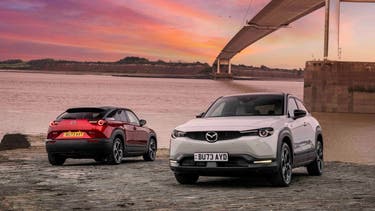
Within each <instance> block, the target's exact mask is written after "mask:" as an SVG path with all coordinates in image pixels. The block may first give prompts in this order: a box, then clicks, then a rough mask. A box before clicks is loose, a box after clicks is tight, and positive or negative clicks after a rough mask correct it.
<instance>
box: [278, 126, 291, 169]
mask: <svg viewBox="0 0 375 211" xmlns="http://www.w3.org/2000/svg"><path fill="white" fill-rule="evenodd" d="M285 138H288V139H289V140H290V145H289V146H290V150H291V151H292V153H291V155H292V165H293V164H294V146H293V136H292V132H291V131H290V129H289V128H283V129H281V130H280V132H279V137H278V140H277V153H276V160H277V161H278V162H279V160H280V151H281V150H280V149H281V145H282V143H283V140H284V139H285Z"/></svg>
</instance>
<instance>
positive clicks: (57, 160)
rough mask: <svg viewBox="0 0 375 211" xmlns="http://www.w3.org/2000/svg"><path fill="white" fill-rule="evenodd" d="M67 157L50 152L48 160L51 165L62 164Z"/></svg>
mask: <svg viewBox="0 0 375 211" xmlns="http://www.w3.org/2000/svg"><path fill="white" fill-rule="evenodd" d="M65 160H66V158H65V157H63V156H59V155H54V154H51V153H48V161H49V163H50V164H51V165H54V166H61V165H63V164H64V163H65Z"/></svg>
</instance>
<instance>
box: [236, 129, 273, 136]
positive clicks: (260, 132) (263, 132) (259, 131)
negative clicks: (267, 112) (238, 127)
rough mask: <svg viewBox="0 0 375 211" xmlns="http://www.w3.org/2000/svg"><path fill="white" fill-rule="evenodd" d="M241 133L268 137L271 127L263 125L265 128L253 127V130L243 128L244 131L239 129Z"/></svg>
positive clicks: (271, 130)
mask: <svg viewBox="0 0 375 211" xmlns="http://www.w3.org/2000/svg"><path fill="white" fill-rule="evenodd" d="M241 133H242V134H244V135H249V136H259V137H268V136H271V135H272V134H273V128H271V127H265V128H259V129H255V130H245V131H241Z"/></svg>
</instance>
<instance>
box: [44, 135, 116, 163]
mask: <svg viewBox="0 0 375 211" xmlns="http://www.w3.org/2000/svg"><path fill="white" fill-rule="evenodd" d="M46 150H47V152H48V153H51V154H58V155H62V156H65V157H70V158H94V157H100V156H105V155H108V154H109V153H110V152H111V150H112V141H111V139H74V140H51V139H46Z"/></svg>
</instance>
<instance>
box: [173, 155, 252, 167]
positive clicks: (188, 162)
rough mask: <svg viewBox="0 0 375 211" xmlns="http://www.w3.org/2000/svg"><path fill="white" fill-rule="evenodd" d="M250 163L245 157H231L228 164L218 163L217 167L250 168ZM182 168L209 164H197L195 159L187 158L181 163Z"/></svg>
mask: <svg viewBox="0 0 375 211" xmlns="http://www.w3.org/2000/svg"><path fill="white" fill-rule="evenodd" d="M249 164H250V163H249V161H248V160H246V159H245V158H244V157H234V156H229V158H228V161H227V162H216V165H217V167H248V166H249ZM180 166H190V167H194V166H195V167H206V166H207V162H202V161H199V162H195V161H194V158H193V157H185V158H183V159H182V160H181V161H180Z"/></svg>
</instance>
